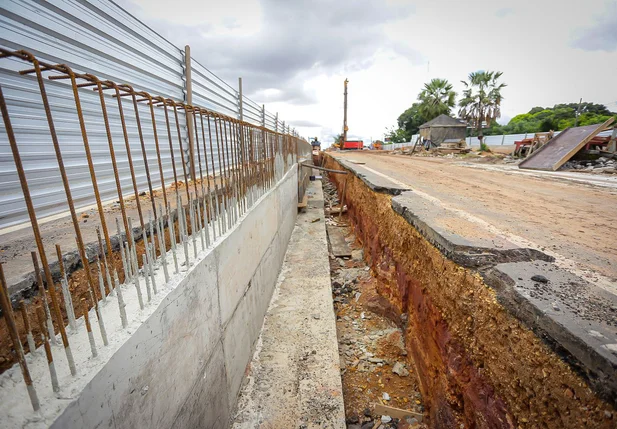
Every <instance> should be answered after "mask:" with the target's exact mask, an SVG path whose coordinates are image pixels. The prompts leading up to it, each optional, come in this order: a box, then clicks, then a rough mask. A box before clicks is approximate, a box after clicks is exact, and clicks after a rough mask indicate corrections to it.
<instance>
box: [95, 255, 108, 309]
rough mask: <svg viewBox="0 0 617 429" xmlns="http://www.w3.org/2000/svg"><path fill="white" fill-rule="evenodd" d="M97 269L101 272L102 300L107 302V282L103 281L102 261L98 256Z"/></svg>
mask: <svg viewBox="0 0 617 429" xmlns="http://www.w3.org/2000/svg"><path fill="white" fill-rule="evenodd" d="M96 269H97V270H98V271H99V289H100V291H101V299H102V300H103V302H107V294H106V293H105V282H104V281H103V270H102V269H101V260H100V259H99V257H98V255H97V256H96Z"/></svg>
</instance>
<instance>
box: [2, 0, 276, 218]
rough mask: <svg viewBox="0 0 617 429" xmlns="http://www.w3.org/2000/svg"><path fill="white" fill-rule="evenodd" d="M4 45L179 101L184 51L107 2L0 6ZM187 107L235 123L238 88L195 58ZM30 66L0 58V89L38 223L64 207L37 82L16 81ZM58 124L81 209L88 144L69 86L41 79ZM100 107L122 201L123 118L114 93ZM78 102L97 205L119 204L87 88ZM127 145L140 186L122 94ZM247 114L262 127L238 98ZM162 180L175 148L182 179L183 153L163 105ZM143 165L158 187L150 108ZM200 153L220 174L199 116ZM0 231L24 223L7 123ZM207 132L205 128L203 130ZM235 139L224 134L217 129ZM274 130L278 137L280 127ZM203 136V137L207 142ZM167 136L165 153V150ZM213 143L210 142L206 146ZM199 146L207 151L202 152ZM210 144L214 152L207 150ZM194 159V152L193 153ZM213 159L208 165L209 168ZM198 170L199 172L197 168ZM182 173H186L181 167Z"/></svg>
mask: <svg viewBox="0 0 617 429" xmlns="http://www.w3.org/2000/svg"><path fill="white" fill-rule="evenodd" d="M0 46H1V47H3V48H5V49H9V50H18V49H24V50H27V51H29V52H31V53H32V54H34V55H35V56H36V57H37V58H38V59H39V60H41V61H45V62H49V63H63V64H67V65H68V66H69V67H71V68H72V69H73V70H74V71H75V72H77V73H84V72H87V73H92V74H94V75H96V76H97V77H99V78H100V79H101V80H106V79H108V80H111V81H114V82H116V83H127V84H130V85H131V86H132V87H133V88H135V89H136V90H139V91H147V92H149V93H150V94H151V95H161V96H163V97H166V98H171V99H174V100H184V99H185V82H184V79H185V78H184V69H183V64H184V57H183V51H182V50H180V49H178V48H177V47H176V46H174V45H173V44H171V43H170V42H169V41H167V40H166V39H164V38H163V37H161V36H160V35H158V34H157V33H156V32H154V31H153V30H151V29H150V28H149V27H147V26H146V25H144V24H143V23H142V22H140V21H139V20H138V19H136V18H135V17H133V16H132V15H131V14H129V13H128V12H126V11H125V10H123V9H122V8H121V7H119V6H117V5H116V4H115V3H113V2H110V1H105V0H50V1H47V2H41V1H37V0H12V1H11V0H9V1H5V2H2V3H0ZM191 63H192V88H193V104H194V105H197V106H200V107H204V108H208V109H211V110H214V111H216V112H219V113H222V114H225V115H228V116H231V117H234V118H239V116H240V115H239V103H238V90H237V89H235V88H233V87H232V86H230V85H229V84H227V83H226V82H224V81H223V80H222V79H220V78H219V77H217V76H216V75H215V74H213V73H212V72H211V71H209V70H208V69H207V68H205V67H204V66H202V65H201V64H199V63H198V62H197V61H195V60H194V59H192V61H191ZM30 67H31V65H30V64H28V63H26V62H23V61H20V60H17V59H8V58H5V59H2V60H0V85H1V86H2V89H3V92H4V96H5V98H6V101H7V106H8V110H9V113H10V117H11V120H12V125H13V127H14V129H15V133H16V139H17V143H18V146H19V150H20V153H21V155H22V158H23V164H24V169H25V174H26V176H27V177H28V182H29V184H30V187H31V193H32V197H33V203H34V206H35V209H36V213H37V216H38V217H39V218H43V217H46V216H49V215H52V214H56V213H59V212H63V211H65V210H66V209H67V208H68V205H67V202H66V196H65V192H64V188H63V185H62V181H61V177H60V174H59V171H58V163H57V160H56V157H55V152H54V149H53V145H52V141H51V137H50V134H49V128H48V124H47V121H46V118H45V113H44V110H43V105H42V100H41V96H40V92H39V90H38V83H37V81H36V79H35V78H34V77H33V76H22V75H20V74H19V73H18V71H19V70H23V69H27V68H30ZM45 85H46V89H47V92H48V96H49V100H50V104H51V111H52V115H53V119H54V125H55V128H56V131H57V135H58V140H59V145H60V149H61V152H62V156H63V160H64V163H65V167H66V170H67V175H68V180H69V183H70V186H71V191H72V193H73V199H74V202H75V205H76V207H77V208H80V207H84V206H88V205H90V204H93V203H94V196H93V187H92V184H91V180H90V172H89V169H88V165H87V162H86V157H85V151H84V142H83V138H82V135H81V132H80V127H79V121H78V117H77V111H76V108H75V101H74V98H73V93H72V89H71V86H70V85H69V83H68V82H67V81H64V80H62V81H57V80H54V81H52V80H48V79H46V83H45ZM105 93H106V95H105V104H106V107H107V113H108V116H109V121H110V128H111V134H112V140H113V147H114V150H115V152H116V156H117V163H118V169H119V176H120V181H121V185H122V191H123V193H124V195H130V194H132V192H133V189H132V181H131V178H130V170H129V163H128V156H127V150H126V147H125V141H124V135H123V133H122V127H121V122H120V114H119V108H118V102H117V99H116V98H113V97H112V94H111V91H105ZM79 97H80V101H81V105H82V110H83V114H84V119H85V124H86V130H87V136H88V142H89V145H90V148H91V152H92V156H93V163H94V167H95V173H96V179H97V182H98V187H99V191H100V193H101V197H102V199H103V200H112V199H117V192H116V186H115V179H114V176H113V170H112V164H111V159H110V156H109V146H108V141H107V134H106V130H105V127H104V124H103V120H102V111H101V104H100V100H99V96H98V93H96V92H94V91H92V90H91V89H90V88H85V89H81V90H80V91H79ZM121 100H122V101H121V105H122V109H123V110H124V118H125V121H126V126H127V132H128V140H129V149H130V151H131V155H132V160H133V167H134V169H135V175H136V181H137V184H138V187H139V188H140V189H144V187H145V186H146V183H147V178H146V171H145V162H144V155H143V151H142V145H141V139H140V136H139V130H138V127H137V121H136V112H135V108H134V104H133V100H132V98H131V97H122V99H121ZM243 104H244V112H243V113H244V118H245V120H246V121H247V122H250V123H252V124H255V125H261V123H262V110H261V106H260V105H259V104H257V103H255V102H254V101H252V100H250V99H248V98H247V97H243ZM154 111H155V118H156V125H157V129H156V132H157V136H158V142H159V149H160V158H161V162H162V166H163V176H164V177H165V181H166V183H167V184H168V183H169V182H170V179H171V178H172V177H173V174H172V161H171V159H172V158H171V152H170V150H174V154H175V157H174V160H175V164H176V170H177V172H178V179H179V180H182V181H184V176H183V168H182V163H181V157H180V155H179V154H180V152H179V148H180V141H179V138H178V127H176V121H175V113H174V111H173V109H172V108H171V107H169V108H168V115H169V117H170V129H169V132H168V129H167V127H166V121H165V111H164V109H163V108H162V107H157V108H155V109H154ZM138 112H139V117H140V119H141V121H140V122H141V126H142V136H143V141H144V147H145V153H146V156H145V159H146V162H147V163H148V166H149V170H150V178H151V180H152V186H153V188H157V187H160V186H161V178H160V174H159V168H158V157H157V152H156V147H155V141H154V129H153V125H152V121H151V116H150V115H151V112H150V108H149V106H148V105H147V104H146V103H138ZM177 114H178V126H179V130H180V138H181V143H182V146H183V149H184V151H185V160H186V161H187V162H188V160H189V156H188V149H189V141H188V130H187V127H186V116H185V114H184V111H183V110H178V112H177ZM265 116H266V127H267V128H269V129H272V130H275V129H276V127H277V124H276V120H275V116H274V115H272V114H271V113H268V112H266V115H265ZM197 120H198V122H197V130H198V133H199V134H198V136H197V138H196V139H198V141H196V143H199V150H200V151H201V153H200V154H199V155H200V158H201V164H202V165H201V167H202V171H203V172H204V174H205V172H206V156H207V157H208V171H209V172H210V174H211V172H212V170H213V167H214V169H215V170H216V171H218V170H219V168H220V162H219V157H218V154H219V151H224V150H226V149H227V148H225V147H221V148H220V149H219V148H218V147H217V142H219V141H221V140H222V138H221V137H217V135H216V129H215V126H214V122H213V121H212V120H211V121H210V122H211V123H210V125H208V121H207V118H204V128H203V130H202V127H201V118H199V117H197ZM0 128H1V129H0V183H2V184H3V187H2V191H0V229H2V228H5V227H8V226H12V225H16V224H20V223H23V222H26V221H27V220H28V216H27V212H26V207H25V202H24V199H23V195H22V190H21V186H20V183H19V180H18V177H17V171H16V167H15V164H14V162H13V157H12V154H11V150H10V147H9V144H8V140H7V135H6V132H5V130H4V123H2V124H0ZM202 131H203V132H202ZM218 131H219V133H220V134H219V135H222V133H223V132H224V131H226V132H227V133H231V132H232V130H230V129H226V130H223V129H220V130H218ZM278 131H279V132H282V131H283V127H282V123H280V122H279V125H278ZM204 137H205V138H206V140H205V141H204V139H203V138H204ZM170 138H171V147H172V149H170ZM210 138H211V139H212V142H211V140H210ZM204 143H206V144H205V146H206V148H205V152H204ZM211 147H212V148H214V150H211ZM196 154H197V152H196ZM212 161H214V165H212V164H213V162H212ZM196 167H197V168H196V171H197V173H198V174H199V168H198V166H196ZM187 171H190V169H189V168H187Z"/></svg>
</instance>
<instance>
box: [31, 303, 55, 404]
mask: <svg viewBox="0 0 617 429" xmlns="http://www.w3.org/2000/svg"><path fill="white" fill-rule="evenodd" d="M36 317H37V319H38V321H39V328H40V329H41V337H42V339H43V348H44V349H45V356H47V366H48V368H49V375H50V377H51V388H52V390H53V391H54V392H59V391H60V385H59V384H58V375H57V374H56V367H55V365H54V355H53V354H52V353H51V346H50V345H49V336H48V334H47V331H46V330H45V313H44V311H43V309H42V308H41V307H37V308H36Z"/></svg>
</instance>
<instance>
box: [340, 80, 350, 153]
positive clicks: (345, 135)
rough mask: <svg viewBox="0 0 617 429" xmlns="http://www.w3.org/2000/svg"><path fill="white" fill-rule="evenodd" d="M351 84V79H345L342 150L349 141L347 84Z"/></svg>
mask: <svg viewBox="0 0 617 429" xmlns="http://www.w3.org/2000/svg"><path fill="white" fill-rule="evenodd" d="M348 83H349V79H345V83H344V84H345V92H344V93H343V94H344V96H345V98H344V100H345V101H344V103H343V141H342V142H341V149H343V147H344V146H345V142H346V141H347V130H348V128H347V84H348Z"/></svg>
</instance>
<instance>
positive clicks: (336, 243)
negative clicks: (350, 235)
mask: <svg viewBox="0 0 617 429" xmlns="http://www.w3.org/2000/svg"><path fill="white" fill-rule="evenodd" d="M327 228H328V239H329V241H330V249H331V250H332V254H333V255H334V256H336V257H337V258H345V257H351V248H350V247H349V244H348V243H347V242H346V241H345V235H343V231H342V230H341V228H339V227H336V226H330V225H328V226H327Z"/></svg>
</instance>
